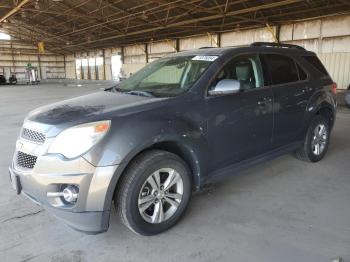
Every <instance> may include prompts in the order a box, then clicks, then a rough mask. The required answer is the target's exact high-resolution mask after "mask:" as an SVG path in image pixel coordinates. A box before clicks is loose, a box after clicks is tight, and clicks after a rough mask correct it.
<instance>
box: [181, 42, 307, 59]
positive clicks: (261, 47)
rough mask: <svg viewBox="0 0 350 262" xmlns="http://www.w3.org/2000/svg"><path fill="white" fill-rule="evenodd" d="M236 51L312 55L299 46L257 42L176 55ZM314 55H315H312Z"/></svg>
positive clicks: (216, 53)
mask: <svg viewBox="0 0 350 262" xmlns="http://www.w3.org/2000/svg"><path fill="white" fill-rule="evenodd" d="M233 50H235V51H236V52H239V51H242V52H244V51H245V52H246V51H253V50H254V51H260V52H261V51H274V52H276V51H277V52H281V53H285V52H299V53H300V52H301V53H310V54H311V53H312V52H310V51H307V50H306V49H304V48H303V47H301V46H297V45H291V44H277V43H265V42H256V43H252V44H251V45H248V46H242V47H233V46H228V47H201V48H199V49H195V50H188V51H182V52H179V53H175V54H174V55H179V56H182V55H219V56H220V55H222V54H225V53H228V52H232V51H233ZM312 54H313V53H312Z"/></svg>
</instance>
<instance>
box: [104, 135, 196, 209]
mask: <svg viewBox="0 0 350 262" xmlns="http://www.w3.org/2000/svg"><path fill="white" fill-rule="evenodd" d="M152 149H158V150H164V151H167V152H170V153H173V154H176V155H177V156H179V157H180V158H181V159H182V160H184V162H185V163H186V164H187V165H188V167H189V169H190V171H191V174H192V178H191V180H192V187H193V190H199V188H200V185H201V173H202V169H203V168H202V167H201V166H200V163H201V162H200V161H199V156H198V154H197V153H196V152H195V150H194V149H193V148H192V147H190V146H188V145H186V144H184V143H181V142H179V141H176V140H165V141H159V142H156V143H153V144H149V145H147V146H144V147H142V148H140V149H138V150H136V151H135V152H132V153H130V154H129V156H127V157H126V159H125V160H124V161H123V162H122V163H120V165H119V167H118V168H117V170H116V173H115V174H114V175H113V178H112V180H111V183H110V185H109V187H108V189H107V194H106V199H105V203H104V210H109V209H110V208H111V206H112V201H113V198H114V195H115V192H116V191H117V190H118V186H119V185H120V181H121V178H122V176H123V175H124V174H125V171H126V170H127V168H128V167H129V165H130V163H131V162H132V161H133V160H134V159H135V158H136V157H138V156H139V155H140V154H142V153H144V152H146V151H148V150H152Z"/></svg>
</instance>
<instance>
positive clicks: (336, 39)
mask: <svg viewBox="0 0 350 262" xmlns="http://www.w3.org/2000/svg"><path fill="white" fill-rule="evenodd" d="M271 28H272V30H273V31H274V32H276V27H274V26H272V27H271ZM219 37H220V39H219ZM280 40H281V41H282V42H286V43H294V44H297V45H301V46H304V47H305V48H306V49H308V50H310V51H314V52H316V53H317V55H318V56H319V57H320V59H321V60H322V61H323V62H324V64H325V66H326V68H327V69H328V70H329V72H330V74H331V76H332V77H333V79H334V81H336V82H337V83H338V88H340V89H344V88H346V87H347V85H349V84H350V81H349V75H350V72H349V63H350V62H349V61H350V57H349V54H350V15H341V16H336V17H327V18H323V19H316V20H310V21H303V22H297V23H294V24H288V25H283V26H281V30H280ZM257 41H264V42H273V41H274V37H273V36H272V34H271V33H270V31H269V30H268V29H267V28H258V29H252V30H245V31H235V32H225V33H222V34H220V35H218V34H208V35H202V36H195V37H187V38H182V39H179V40H178V46H176V41H175V40H164V41H160V42H151V43H148V44H147V45H145V44H139V45H136V44H135V45H130V46H126V47H124V48H123V52H122V50H121V48H119V49H118V48H111V49H105V71H106V79H107V80H109V79H111V74H110V70H111V65H110V57H111V56H112V55H113V54H116V53H118V54H121V53H123V54H124V64H123V65H122V69H123V71H124V73H125V75H126V76H129V75H130V74H132V73H134V72H136V71H137V70H139V69H140V68H142V67H143V66H144V65H145V64H146V60H147V55H148V62H151V61H154V60H155V59H158V58H160V57H163V56H165V55H168V54H171V53H174V52H176V48H179V51H184V50H191V49H196V48H200V47H216V46H217V45H218V44H219V43H220V44H221V46H244V45H249V44H250V43H252V42H257ZM146 48H147V52H146ZM77 57H84V58H88V57H91V54H90V53H89V54H86V53H82V54H80V55H78V56H77ZM68 75H69V76H72V74H71V73H69V74H67V76H68Z"/></svg>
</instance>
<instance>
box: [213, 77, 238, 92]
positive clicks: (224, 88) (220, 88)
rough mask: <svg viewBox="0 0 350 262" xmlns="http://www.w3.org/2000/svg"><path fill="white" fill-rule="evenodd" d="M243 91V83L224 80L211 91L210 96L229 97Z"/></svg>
mask: <svg viewBox="0 0 350 262" xmlns="http://www.w3.org/2000/svg"><path fill="white" fill-rule="evenodd" d="M239 90H241V82H240V81H238V80H233V79H223V80H220V81H219V82H218V83H217V84H216V86H215V87H214V89H213V90H209V92H208V93H209V95H211V96H217V95H228V94H235V93H238V92H239Z"/></svg>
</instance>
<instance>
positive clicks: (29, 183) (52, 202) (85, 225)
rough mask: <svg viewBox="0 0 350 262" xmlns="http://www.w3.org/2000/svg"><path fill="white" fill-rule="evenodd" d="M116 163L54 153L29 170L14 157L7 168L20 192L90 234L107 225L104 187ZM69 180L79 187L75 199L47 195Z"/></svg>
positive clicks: (105, 187)
mask: <svg viewBox="0 0 350 262" xmlns="http://www.w3.org/2000/svg"><path fill="white" fill-rule="evenodd" d="M15 158H16V154H15ZM15 158H14V159H15ZM117 167H118V166H107V167H94V166H93V165H91V164H90V163H89V162H87V161H86V160H85V159H84V158H82V157H80V158H78V159H74V160H69V161H68V160H64V159H61V158H60V157H59V156H55V155H42V156H39V157H38V159H37V162H36V164H35V166H34V168H33V169H30V170H23V169H21V168H19V167H17V166H16V164H15V160H14V161H13V163H12V165H11V166H10V168H9V172H10V178H12V179H11V180H13V179H14V178H16V180H18V182H17V183H18V184H19V190H18V193H23V194H24V195H25V196H27V197H28V198H29V199H31V200H32V201H34V202H36V203H37V204H39V205H41V206H43V207H44V208H45V209H47V210H48V211H49V212H50V213H52V214H53V215H54V216H56V217H57V218H59V219H61V220H63V221H64V222H65V223H66V224H68V225H69V226H71V227H72V228H74V229H76V230H79V231H83V232H86V233H92V234H93V233H99V232H104V231H106V230H107V229H108V226H109V214H110V209H105V208H104V207H105V201H106V196H107V189H108V186H109V184H110V182H111V179H112V177H113V174H114V173H115V171H116V169H117ZM69 184H73V185H76V186H78V188H79V195H78V199H77V201H76V203H74V204H67V203H65V202H64V201H62V198H61V197H54V198H49V197H47V193H48V192H57V191H59V189H60V187H61V186H62V185H69Z"/></svg>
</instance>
